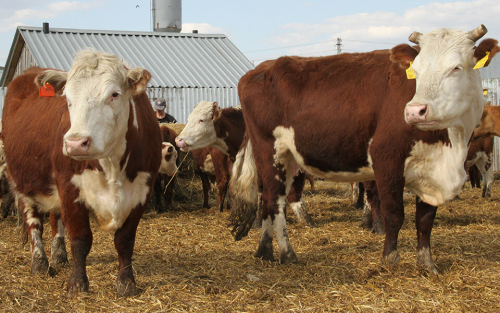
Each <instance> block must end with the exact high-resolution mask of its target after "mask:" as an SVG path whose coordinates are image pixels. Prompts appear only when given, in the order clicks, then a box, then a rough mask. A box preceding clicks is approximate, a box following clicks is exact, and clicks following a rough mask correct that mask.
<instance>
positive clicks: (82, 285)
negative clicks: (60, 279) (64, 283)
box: [68, 277, 89, 298]
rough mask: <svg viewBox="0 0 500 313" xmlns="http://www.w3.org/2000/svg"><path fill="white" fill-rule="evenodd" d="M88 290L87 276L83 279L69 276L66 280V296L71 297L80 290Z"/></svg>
mask: <svg viewBox="0 0 500 313" xmlns="http://www.w3.org/2000/svg"><path fill="white" fill-rule="evenodd" d="M88 291H89V280H88V279H87V277H85V279H74V278H73V277H71V278H70V279H69V282H68V297H70V298H73V297H74V296H76V295H77V294H78V293H80V292H88Z"/></svg>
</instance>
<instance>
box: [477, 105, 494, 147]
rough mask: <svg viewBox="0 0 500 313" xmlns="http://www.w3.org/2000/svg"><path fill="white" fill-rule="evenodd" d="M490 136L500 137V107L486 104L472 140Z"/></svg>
mask: <svg viewBox="0 0 500 313" xmlns="http://www.w3.org/2000/svg"><path fill="white" fill-rule="evenodd" d="M491 135H495V136H500V106H496V105H490V103H489V102H488V103H487V104H486V106H485V107H484V112H483V115H482V116H481V124H480V125H479V127H476V129H474V135H473V140H477V139H479V138H484V137H488V136H491Z"/></svg>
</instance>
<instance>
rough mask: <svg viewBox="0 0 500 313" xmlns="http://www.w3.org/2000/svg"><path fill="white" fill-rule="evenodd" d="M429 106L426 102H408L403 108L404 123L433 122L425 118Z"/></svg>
mask: <svg viewBox="0 0 500 313" xmlns="http://www.w3.org/2000/svg"><path fill="white" fill-rule="evenodd" d="M428 113H429V108H428V107H427V105H426V104H420V103H412V104H408V105H407V106H406V109H405V119H406V123H408V124H410V125H413V124H433V123H432V122H429V121H428V120H427V114H428Z"/></svg>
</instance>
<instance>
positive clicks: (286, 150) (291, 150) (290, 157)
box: [273, 126, 375, 182]
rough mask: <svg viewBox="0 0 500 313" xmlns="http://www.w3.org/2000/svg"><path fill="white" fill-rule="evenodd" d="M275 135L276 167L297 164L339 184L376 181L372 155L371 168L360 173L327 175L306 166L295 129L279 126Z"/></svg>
mask: <svg viewBox="0 0 500 313" xmlns="http://www.w3.org/2000/svg"><path fill="white" fill-rule="evenodd" d="M273 135H274V137H275V138H276V141H275V143H274V149H275V150H276V153H275V155H274V162H275V165H276V164H277V163H281V164H293V163H296V164H297V166H298V167H300V168H302V169H304V170H305V171H306V172H307V173H310V174H312V175H314V176H317V177H322V178H325V179H328V180H333V181H338V182H352V181H367V180H373V179H375V175H374V173H373V168H372V160H371V157H370V155H368V164H369V166H367V167H362V168H360V169H359V170H358V172H355V173H353V172H328V173H325V172H322V171H320V170H319V169H317V168H315V167H312V166H309V165H306V164H305V162H304V158H303V157H302V156H301V155H300V154H299V153H298V151H297V147H296V146H295V132H294V130H293V128H291V127H290V128H285V127H283V126H278V127H276V129H275V130H274V131H273ZM292 162H293V163H292Z"/></svg>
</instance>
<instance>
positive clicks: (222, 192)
mask: <svg viewBox="0 0 500 313" xmlns="http://www.w3.org/2000/svg"><path fill="white" fill-rule="evenodd" d="M228 183H229V181H228V180H226V181H222V182H217V187H218V189H219V198H218V199H217V203H218V205H219V210H220V211H221V212H222V211H223V210H224V199H225V198H226V194H227V185H228ZM228 203H229V201H228ZM228 209H229V208H228Z"/></svg>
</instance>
